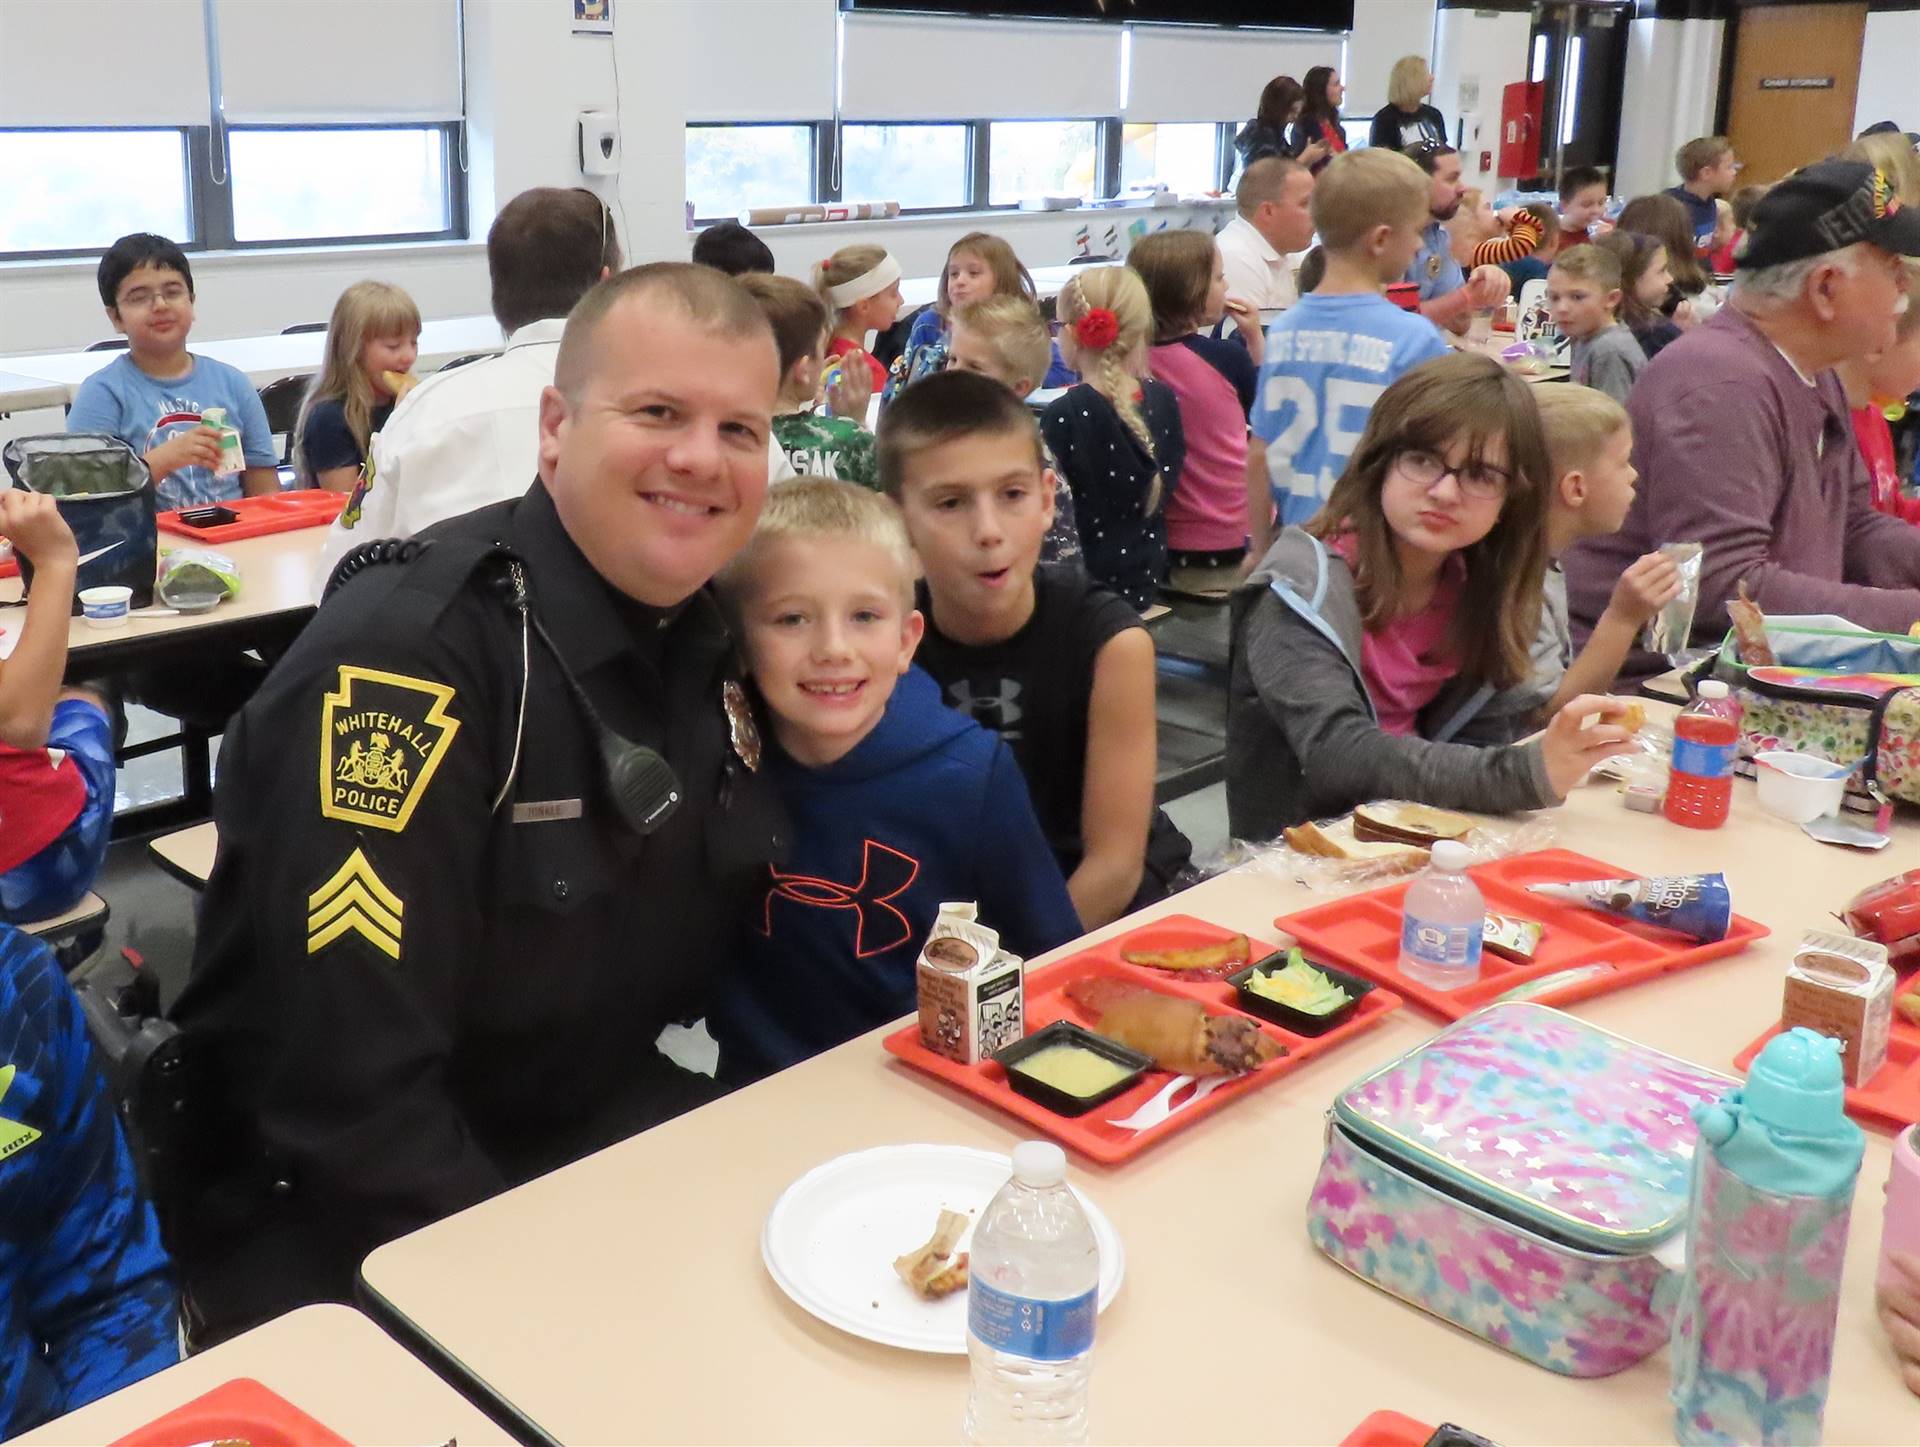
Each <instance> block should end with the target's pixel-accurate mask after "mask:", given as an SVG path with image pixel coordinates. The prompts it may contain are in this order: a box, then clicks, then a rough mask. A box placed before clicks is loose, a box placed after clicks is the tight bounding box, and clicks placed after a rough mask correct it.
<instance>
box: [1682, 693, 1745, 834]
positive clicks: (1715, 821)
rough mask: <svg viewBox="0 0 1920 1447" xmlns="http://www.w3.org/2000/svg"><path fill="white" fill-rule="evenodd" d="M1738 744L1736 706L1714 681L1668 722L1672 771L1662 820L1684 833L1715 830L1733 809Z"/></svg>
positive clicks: (1737, 711) (1738, 733)
mask: <svg viewBox="0 0 1920 1447" xmlns="http://www.w3.org/2000/svg"><path fill="white" fill-rule="evenodd" d="M1739 741H1740V705H1739V704H1738V703H1736V702H1735V701H1734V700H1733V699H1731V698H1729V697H1728V696H1727V686H1726V684H1724V683H1722V682H1721V681H1720V680H1719V679H1717V678H1709V679H1707V680H1706V681H1704V682H1703V683H1702V684H1701V685H1700V693H1699V696H1698V697H1697V698H1695V699H1694V701H1693V702H1692V703H1690V704H1688V705H1687V706H1686V707H1685V708H1684V709H1682V710H1681V711H1680V715H1679V717H1677V718H1676V719H1674V721H1673V771H1672V773H1670V774H1669V775H1668V776H1667V802H1666V815H1667V817H1668V818H1669V819H1671V820H1672V821H1673V822H1674V823H1676V824H1684V825H1686V826H1687V827H1688V828H1689V829H1718V828H1719V827H1720V826H1721V825H1722V824H1724V823H1726V822H1727V811H1728V810H1729V809H1730V808H1731V807H1732V804H1733V756H1734V753H1735V751H1736V749H1737V748H1738V745H1739Z"/></svg>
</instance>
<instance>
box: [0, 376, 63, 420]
mask: <svg viewBox="0 0 1920 1447" xmlns="http://www.w3.org/2000/svg"><path fill="white" fill-rule="evenodd" d="M66 404H67V389H66V387H65V386H64V385H62V384H61V383H59V382H49V381H47V380H46V379H45V378H44V377H24V376H22V375H20V373H18V372H9V371H7V370H5V369H4V368H0V413H7V412H31V411H33V410H35V409H36V408H39V407H64V406H66Z"/></svg>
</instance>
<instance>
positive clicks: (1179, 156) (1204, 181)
mask: <svg viewBox="0 0 1920 1447" xmlns="http://www.w3.org/2000/svg"><path fill="white" fill-rule="evenodd" d="M1147 181H1159V182H1161V183H1162V184H1163V185H1166V186H1168V187H1171V188H1172V189H1173V190H1175V191H1178V192H1181V193H1183V194H1187V195H1191V194H1192V193H1194V192H1196V191H1211V190H1214V189H1215V188H1217V187H1218V186H1219V184H1220V127H1219V126H1217V125H1209V124H1208V123H1207V122H1205V121H1198V122H1192V123H1182V124H1179V125H1129V126H1122V127H1121V130H1120V185H1121V188H1122V189H1123V190H1124V189H1125V188H1126V187H1128V186H1137V185H1140V184H1142V183H1144V182H1147Z"/></svg>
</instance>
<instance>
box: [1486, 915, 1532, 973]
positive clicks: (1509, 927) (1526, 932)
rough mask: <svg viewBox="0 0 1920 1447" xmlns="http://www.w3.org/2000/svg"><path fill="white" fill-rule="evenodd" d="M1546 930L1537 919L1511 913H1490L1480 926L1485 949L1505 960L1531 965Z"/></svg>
mask: <svg viewBox="0 0 1920 1447" xmlns="http://www.w3.org/2000/svg"><path fill="white" fill-rule="evenodd" d="M1546 932H1547V931H1546V926H1545V925H1542V924H1541V923H1539V922H1538V921H1537V920H1531V919H1521V918H1520V917H1519V916H1518V915H1511V914H1490V915H1488V916H1487V917H1486V919H1485V920H1484V921H1483V922H1482V924H1481V926H1480V943H1481V946H1482V947H1483V948H1484V949H1487V950H1490V951H1492V952H1493V953H1494V954H1496V955H1498V956H1500V958H1501V959H1503V960H1516V961H1518V962H1519V963H1520V964H1523V965H1530V964H1532V963H1533V956H1534V951H1536V950H1538V949H1539V948H1540V936H1541V935H1543V934H1545V933H1546Z"/></svg>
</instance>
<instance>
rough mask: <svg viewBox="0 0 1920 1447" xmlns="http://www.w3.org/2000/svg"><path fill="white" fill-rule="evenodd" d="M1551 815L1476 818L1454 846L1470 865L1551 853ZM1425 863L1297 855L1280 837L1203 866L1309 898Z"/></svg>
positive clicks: (1415, 852) (1410, 855)
mask: <svg viewBox="0 0 1920 1447" xmlns="http://www.w3.org/2000/svg"><path fill="white" fill-rule="evenodd" d="M1387 802H1389V803H1391V802H1397V801H1387ZM1556 813H1557V811H1555V810H1552V809H1543V810H1540V811H1538V812H1536V813H1532V814H1523V815H1519V816H1516V817H1514V818H1510V819H1484V818H1483V819H1479V820H1477V821H1476V822H1475V824H1474V827H1473V828H1472V829H1471V830H1469V831H1468V832H1467V834H1466V836H1465V837H1464V838H1462V839H1461V841H1460V842H1461V843H1462V844H1464V845H1465V846H1466V848H1467V852H1468V853H1469V854H1470V855H1471V856H1472V863H1474V864H1486V863H1488V862H1489V861H1491V860H1495V859H1505V858H1507V857H1508V856H1510V855H1514V854H1531V853H1533V852H1534V851H1535V850H1538V849H1553V848H1555V847H1557V846H1558V845H1559V843H1560V826H1559V824H1558V822H1557V820H1556V817H1555V815H1556ZM1344 823H1345V820H1344V818H1343V819H1337V820H1330V821H1325V822H1323V823H1321V825H1320V827H1321V828H1322V830H1323V831H1332V832H1333V833H1334V835H1335V836H1336V837H1340V836H1342V835H1343V833H1344V829H1343V825H1344ZM1426 862H1427V851H1426V850H1425V849H1421V848H1418V847H1417V846H1416V847H1409V848H1408V849H1407V850H1406V851H1405V852H1404V853H1396V854H1391V855H1381V856H1376V857H1372V858H1360V859H1335V858H1329V857H1327V856H1325V855H1320V854H1308V853H1303V852H1302V851H1301V850H1298V849H1295V848H1294V847H1293V846H1292V845H1290V844H1288V843H1287V841H1286V840H1285V839H1284V838H1281V839H1273V840H1269V841H1267V842H1266V843H1263V844H1256V843H1253V842H1251V841H1248V840H1243V839H1236V840H1233V841H1231V842H1230V843H1229V844H1228V845H1227V847H1226V849H1225V850H1223V851H1222V852H1221V854H1220V856H1219V857H1218V858H1217V860H1215V859H1210V860H1209V861H1208V864H1209V866H1210V867H1211V866H1213V865H1215V864H1217V865H1218V866H1219V867H1220V868H1232V867H1234V866H1235V865H1240V864H1247V863H1251V864H1253V865H1254V866H1256V867H1257V868H1259V869H1262V870H1265V871H1267V872H1268V873H1270V874H1273V875H1276V876H1278V877H1279V878H1281V879H1287V880H1291V881H1293V882H1294V883H1296V884H1304V885H1305V886H1306V887H1307V888H1308V889H1310V890H1312V891H1313V892H1314V893H1315V894H1353V893H1355V892H1356V891H1358V890H1363V889H1374V888H1377V887H1379V886H1380V885H1383V884H1391V883H1393V882H1394V881H1395V880H1397V879H1402V878H1405V877H1406V876H1407V875H1409V874H1412V873H1414V872H1415V871H1416V870H1419V869H1421V868H1422V867H1424V866H1425V864H1426Z"/></svg>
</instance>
